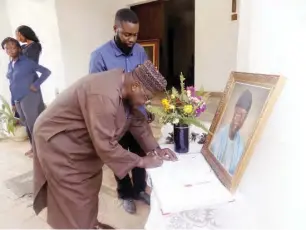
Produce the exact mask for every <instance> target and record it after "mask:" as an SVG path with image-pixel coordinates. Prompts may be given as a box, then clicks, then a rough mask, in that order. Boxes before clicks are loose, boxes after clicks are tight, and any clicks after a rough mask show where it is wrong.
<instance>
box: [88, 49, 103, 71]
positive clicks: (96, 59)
mask: <svg viewBox="0 0 306 230" xmlns="http://www.w3.org/2000/svg"><path fill="white" fill-rule="evenodd" d="M103 71H106V67H105V64H104V62H103V57H102V55H101V54H100V53H99V52H93V53H92V54H91V55H90V62H89V73H99V72H103Z"/></svg>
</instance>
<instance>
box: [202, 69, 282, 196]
mask: <svg viewBox="0 0 306 230" xmlns="http://www.w3.org/2000/svg"><path fill="white" fill-rule="evenodd" d="M284 83H285V78H283V77H281V76H276V75H264V74H252V73H241V72H232V73H231V76H230V79H229V81H228V82H227V85H226V88H225V91H224V93H223V96H222V98H221V101H220V104H219V106H218V109H217V112H216V114H215V117H214V119H213V122H212V124H211V127H210V133H211V134H209V135H208V136H207V138H206V141H205V143H204V145H203V148H202V154H203V155H204V157H205V159H206V160H207V162H208V163H209V164H210V166H211V167H212V169H213V171H214V172H215V174H216V176H217V177H218V178H219V180H220V181H221V182H222V183H223V184H224V186H225V187H227V188H228V189H229V190H230V191H231V192H232V193H234V192H235V190H236V189H237V186H238V185H239V183H240V180H241V178H242V176H243V173H244V171H245V169H246V167H247V165H248V163H249V161H250V159H251V157H252V153H253V150H254V147H255V144H256V142H257V141H258V139H259V138H260V135H261V132H262V130H263V128H264V125H265V123H266V121H267V118H268V117H269V115H270V113H271V111H272V109H273V106H274V104H275V102H276V100H277V98H278V96H279V94H280V93H281V91H282V88H283V85H284ZM246 91H248V92H246ZM245 93H246V94H247V95H249V97H246V94H245ZM242 95H243V96H242ZM237 98H239V100H238V102H237ZM241 98H244V99H241ZM246 98H248V102H249V104H248V105H249V107H247V108H248V109H249V110H248V112H247V110H245V114H244V118H241V116H240V117H239V116H238V115H237V114H238V112H237V111H239V108H238V107H239V106H241V105H245V104H246V103H247V102H246V101H247V99H246ZM254 98H255V99H254ZM240 99H241V101H243V100H244V104H241V103H239V101H240ZM241 101H240V102H241ZM250 104H251V105H250ZM233 114H234V115H233ZM236 117H239V118H238V119H236ZM239 119H240V120H239ZM241 119H242V121H241ZM229 120H230V122H229ZM237 120H238V122H237ZM248 120H249V121H248ZM239 121H240V123H239ZM233 127H234V128H233ZM237 127H240V128H238V129H237ZM233 130H236V131H235V134H233V135H232V136H231V137H232V138H233V136H234V138H233V139H232V142H231V141H230V138H229V136H230V135H229V133H233ZM243 130H244V131H243ZM243 137H244V138H243ZM243 139H244V141H243ZM233 142H234V144H233V145H229V143H233ZM228 146H235V147H232V148H228ZM230 150H233V151H230ZM229 152H230V153H231V154H226V153H229ZM221 161H222V163H221ZM233 165H235V166H234V167H232V166H233ZM231 170H232V171H231Z"/></svg>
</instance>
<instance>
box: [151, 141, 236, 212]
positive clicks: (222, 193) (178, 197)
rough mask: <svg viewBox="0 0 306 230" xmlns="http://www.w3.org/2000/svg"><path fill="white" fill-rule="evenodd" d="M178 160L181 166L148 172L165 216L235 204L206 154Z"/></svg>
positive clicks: (180, 156)
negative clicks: (224, 204) (212, 168)
mask: <svg viewBox="0 0 306 230" xmlns="http://www.w3.org/2000/svg"><path fill="white" fill-rule="evenodd" d="M163 147H164V146H163ZM178 157H179V161H177V162H164V164H163V166H161V167H159V168H156V169H150V170H148V174H149V176H150V178H151V181H152V184H153V189H154V192H155V194H156V196H157V199H158V201H159V205H160V208H161V209H162V212H163V213H173V212H181V211H185V210H191V209H196V208H201V207H205V206H212V205H219V204H221V203H225V202H229V201H232V200H233V197H232V195H231V194H230V193H229V191H228V190H227V189H226V188H225V187H224V186H223V185H222V184H221V182H220V181H219V180H218V179H217V177H216V176H215V174H214V173H213V171H212V170H211V168H210V166H209V165H208V164H207V162H206V161H205V159H204V157H203V156H202V154H200V153H197V154H186V155H179V156H178Z"/></svg>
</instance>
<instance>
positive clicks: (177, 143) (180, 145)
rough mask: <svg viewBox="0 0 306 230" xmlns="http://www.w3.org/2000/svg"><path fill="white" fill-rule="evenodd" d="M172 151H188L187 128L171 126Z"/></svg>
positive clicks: (179, 125) (186, 126) (180, 125)
mask: <svg viewBox="0 0 306 230" xmlns="http://www.w3.org/2000/svg"><path fill="white" fill-rule="evenodd" d="M173 129H174V130H173V139H174V151H175V152H177V153H187V152H188V151H189V126H188V125H183V124H178V125H174V126H173Z"/></svg>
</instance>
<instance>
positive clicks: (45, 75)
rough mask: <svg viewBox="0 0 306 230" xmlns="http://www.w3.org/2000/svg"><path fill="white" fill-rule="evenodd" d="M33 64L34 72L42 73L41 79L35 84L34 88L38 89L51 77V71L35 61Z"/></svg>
mask: <svg viewBox="0 0 306 230" xmlns="http://www.w3.org/2000/svg"><path fill="white" fill-rule="evenodd" d="M32 63H33V65H34V70H35V71H36V72H39V73H41V75H40V77H39V78H38V79H37V80H36V81H35V82H34V83H33V85H34V87H35V88H36V89H38V88H39V87H40V86H41V84H42V83H43V82H44V81H45V80H47V78H48V77H49V76H50V75H51V71H50V70H49V69H47V68H46V67H44V66H42V65H39V64H37V63H35V62H34V61H33V62H32Z"/></svg>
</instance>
